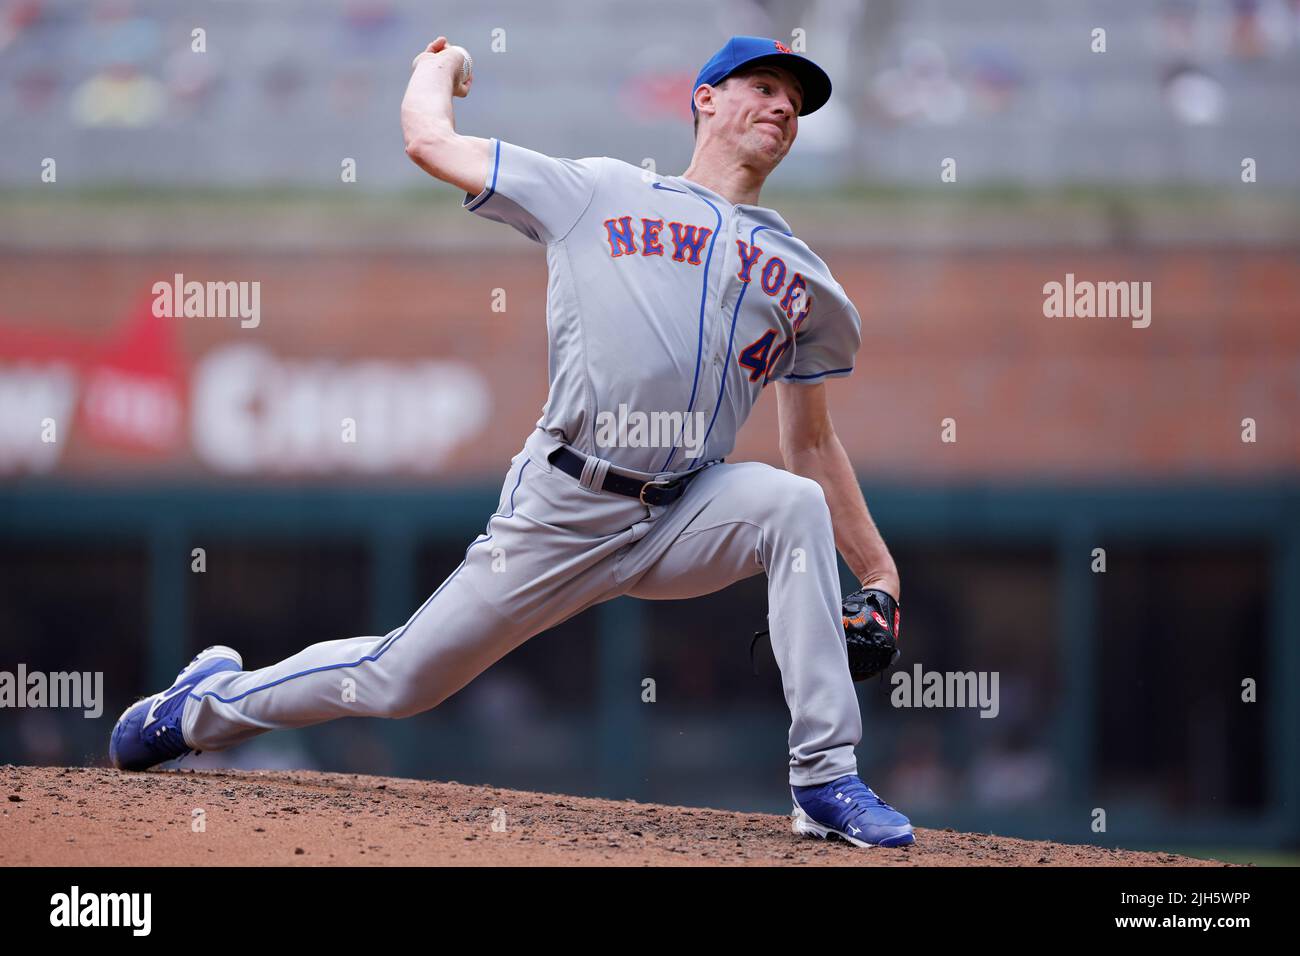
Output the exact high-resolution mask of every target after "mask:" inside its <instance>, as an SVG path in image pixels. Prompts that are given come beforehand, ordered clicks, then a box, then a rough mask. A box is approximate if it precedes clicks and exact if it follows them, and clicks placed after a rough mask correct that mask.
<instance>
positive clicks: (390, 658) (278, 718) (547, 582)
mask: <svg viewBox="0 0 1300 956" xmlns="http://www.w3.org/2000/svg"><path fill="white" fill-rule="evenodd" d="M557 444H558V442H557V440H556V439H554V438H552V437H551V436H549V435H548V434H546V433H545V432H543V431H540V430H538V431H534V432H533V434H532V435H531V436H530V437H529V439H528V441H527V442H526V443H525V446H524V449H523V451H521V452H520V453H519V454H517V455H516V456H515V457H514V458H513V459H512V461H511V464H510V470H509V472H507V474H506V479H505V483H504V484H503V486H502V489H501V499H500V502H499V504H498V507H497V510H496V513H495V514H493V515H492V516H491V517H490V518H489V519H488V524H487V530H486V532H485V533H483V534H480V535H479V536H478V538H476V539H475V541H474V542H473V543H472V544H471V545H470V546H469V548H468V549H467V551H466V553H465V560H464V561H463V562H462V563H461V564H460V566H459V567H457V568H456V570H455V571H453V572H452V573H451V575H450V576H449V577H448V578H447V579H446V580H445V581H444V582H443V583H442V584H441V585H440V586H439V587H438V589H437V590H436V591H435V592H434V593H433V595H432V596H431V597H429V599H428V600H427V601H425V602H424V604H423V605H422V606H421V607H420V609H419V610H418V611H416V612H415V614H414V615H413V616H412V617H411V619H410V620H409V621H407V622H406V623H405V624H404V625H402V626H401V627H400V628H398V629H396V630H394V631H392V632H390V633H389V634H387V635H384V636H382V637H353V638H346V639H343V640H335V641H325V642H323V643H320V644H313V645H311V646H310V647H307V648H306V649H304V650H302V651H300V652H298V653H297V654H294V655H293V656H292V657H289V658H286V659H285V660H283V661H280V662H279V663H278V664H272V665H271V666H269V667H263V668H260V669H258V670H252V671H229V672H225V673H221V674H217V675H214V676H213V677H211V678H208V679H207V680H205V681H203V682H201V683H200V684H199V685H197V686H196V687H195V688H194V689H193V691H191V693H190V695H189V697H188V698H187V700H186V703H185V712H184V717H183V721H182V732H183V733H184V735H185V740H186V742H187V743H188V744H189V745H190V746H191V747H193V748H195V749H196V750H221V749H223V748H226V747H230V746H232V745H234V744H237V743H239V742H240V741H243V740H247V739H248V738H250V737H254V736H256V735H258V734H261V733H264V732H266V731H268V730H279V729H282V728H289V727H305V726H308V725H310V724H318V723H321V722H323V721H327V720H333V719H335V718H337V717H408V716H411V715H412V714H418V713H421V712H422V711H425V710H428V709H430V708H432V707H436V706H438V704H440V703H442V702H443V701H444V700H446V699H447V698H448V697H450V696H451V695H452V694H454V693H456V691H458V690H460V689H461V688H462V687H464V686H465V685H466V684H468V683H469V682H470V681H471V680H473V679H474V678H475V677H476V676H478V675H479V674H481V673H482V672H483V671H484V670H486V669H487V668H488V667H489V666H491V665H492V664H493V663H494V662H496V661H497V660H500V659H501V658H502V657H504V656H505V655H506V654H508V653H509V652H510V651H512V650H514V649H515V648H516V647H518V646H519V645H520V644H522V643H523V642H524V641H526V640H528V639H529V638H530V637H532V636H534V635H536V634H539V633H541V632H542V631H545V630H546V629H547V628H550V627H554V626H555V625H556V624H559V623H560V622H562V621H564V620H566V619H568V618H570V617H572V616H573V615H575V614H577V613H579V612H580V611H583V610H585V609H586V608H588V607H591V606H592V605H594V604H598V603H600V602H602V601H608V600H610V599H611V598H614V597H618V596H620V595H630V596H632V597H637V598H645V599H649V600H669V599H679V598H690V597H696V596H698V595H702V594H710V593H712V592H714V591H717V590H719V589H721V588H724V587H726V586H727V585H729V584H731V583H733V582H735V581H739V580H741V579H743V578H747V577H750V576H751V575H754V574H757V573H759V572H760V571H766V572H767V579H768V609H769V612H768V614H769V616H768V623H769V626H770V628H771V635H772V649H773V652H774V653H775V655H776V661H777V664H778V666H779V667H780V669H781V682H782V685H783V688H784V691H785V699H786V704H787V706H788V707H789V710H790V716H791V723H790V735H789V746H790V783H791V784H793V785H795V786H807V785H810V784H819V783H825V782H828V781H830V780H834V779H835V778H837V777H839V776H842V775H843V774H846V773H856V772H857V761H856V758H855V756H854V749H853V748H854V746H855V745H856V744H857V742H858V740H859V738H860V737H861V734H862V722H861V715H860V713H859V710H858V700H857V695H856V693H855V691H854V685H853V681H852V678H851V677H850V676H849V667H848V654H847V650H846V648H845V644H844V630H843V623H842V621H841V612H840V586H839V573H838V569H837V566H836V556H835V543H834V535H833V532H832V528H831V519H830V512H829V510H828V508H827V506H826V500H825V496H824V495H823V492H822V489H821V486H820V485H818V484H817V483H816V482H815V481H812V480H810V479H808V478H803V477H800V476H798V475H794V474H791V473H790V472H787V471H783V470H781V469H778V468H773V467H771V466H769V465H765V464H761V463H758V462H742V463H737V464H727V463H719V464H713V465H710V466H708V467H706V468H705V469H704V471H703V472H701V473H700V474H699V475H698V476H697V477H696V478H695V480H694V481H693V482H692V483H691V485H690V486H689V488H688V489H687V490H686V492H685V494H683V495H682V497H681V498H679V499H678V500H677V501H676V502H674V503H672V504H671V505H667V506H646V505H643V504H641V503H640V502H639V501H636V500H635V499H632V498H627V497H623V496H621V495H614V494H610V493H608V492H600V491H595V490H593V488H592V487H591V485H593V484H594V483H595V482H597V481H599V480H600V479H602V478H603V473H604V470H605V468H607V465H603V464H602V465H599V466H597V467H596V468H594V469H593V468H589V469H587V474H586V475H585V476H584V480H583V481H582V482H579V481H578V480H576V479H574V478H572V477H571V476H569V475H567V474H565V473H563V472H561V471H559V470H558V469H554V468H553V467H552V466H551V465H550V464H549V463H548V462H547V460H546V456H547V454H548V453H549V452H550V451H551V450H553V449H554V448H555V447H556V446H557ZM647 477H653V476H647ZM634 690H635V689H630V690H629V693H633V692H634Z"/></svg>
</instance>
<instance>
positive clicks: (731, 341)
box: [700, 226, 791, 450]
mask: <svg viewBox="0 0 1300 956" xmlns="http://www.w3.org/2000/svg"><path fill="white" fill-rule="evenodd" d="M775 228H776V227H775V226H755V227H754V228H753V230H752V231H751V232H750V234H749V248H751V249H753V248H754V237H755V236H757V235H758V234H759V233H760V232H762V231H763V230H764V229H775ZM777 231H778V232H780V233H781V234H782V235H784V236H788V235H791V233H788V232H785V231H784V230H777ZM749 286H750V283H748V282H746V283H744V284H743V285H742V286H741V287H740V294H739V295H738V296H736V307H735V308H734V309H732V310H731V334H730V335H728V336H727V358H726V361H724V362H723V363H722V384H721V385H719V386H718V400H717V401H716V402H714V404H713V417H712V418H710V419H709V427H708V430H707V431H705V433H704V441H702V442H700V449H701V450H703V449H704V448H705V447H707V446H708V444H709V436H710V435H712V434H713V423H714V422H716V421H717V420H718V412H719V411H720V410H721V409H722V395H723V393H724V392H725V391H726V389H727V373H728V372H730V371H731V350H732V347H733V346H734V345H735V341H736V319H737V318H739V316H740V303H742V302H744V301H745V293H746V292H748V291H749Z"/></svg>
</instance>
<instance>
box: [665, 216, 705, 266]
mask: <svg viewBox="0 0 1300 956" xmlns="http://www.w3.org/2000/svg"><path fill="white" fill-rule="evenodd" d="M668 228H669V229H671V230H672V233H673V261H674V262H689V263H690V264H691V265H693V266H698V265H699V264H700V250H701V249H703V248H704V244H705V243H706V242H708V241H709V236H711V235H713V230H712V229H707V228H705V227H704V226H685V227H683V226H682V224H681V223H680V222H670V223H669V224H668ZM684 250H689V251H690V257H689V258H688V257H686V256H684V255H682V252H683V251H684Z"/></svg>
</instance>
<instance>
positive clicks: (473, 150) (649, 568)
mask: <svg viewBox="0 0 1300 956" xmlns="http://www.w3.org/2000/svg"><path fill="white" fill-rule="evenodd" d="M472 82H473V73H472V64H471V61H470V59H469V56H468V54H467V53H466V52H465V51H464V50H463V49H461V48H460V47H456V46H451V45H449V44H448V43H447V39H446V38H445V37H439V38H438V39H437V40H435V41H434V42H433V43H431V44H429V45H428V47H427V48H426V49H425V50H424V51H423V52H421V53H420V54H419V55H418V56H417V57H416V58H415V62H414V64H413V70H412V75H411V79H410V83H409V86H408V87H407V91H406V96H405V99H404V100H403V103H402V129H403V133H404V134H405V139H406V152H407V154H408V155H409V156H410V158H411V159H412V160H413V161H414V162H415V163H416V164H417V165H418V166H420V168H421V169H423V170H425V171H426V172H427V173H429V174H430V175H431V176H433V177H434V178H436V179H439V180H441V181H443V182H445V183H449V184H451V185H452V186H455V187H456V188H457V189H459V190H461V191H463V192H464V194H465V198H464V201H463V206H464V208H465V209H467V210H469V211H470V212H472V213H474V214H475V215H478V216H482V217H484V218H486V219H491V220H494V221H496V222H500V223H505V224H506V225H508V226H510V227H512V228H514V229H517V230H518V231H519V232H521V233H523V234H524V235H525V236H527V237H528V238H529V239H532V240H533V241H535V242H537V243H539V244H541V245H542V246H543V247H544V248H545V250H546V261H547V266H548V269H549V278H548V284H547V310H546V324H547V332H548V335H549V374H550V392H549V395H548V397H547V400H546V404H545V407H544V408H543V410H542V415H541V418H540V420H539V421H538V422H537V425H536V428H535V429H534V430H533V431H532V433H531V434H530V435H528V436H527V438H526V440H525V441H524V442H523V447H522V448H521V449H520V451H519V453H518V454H517V455H515V457H514V458H513V459H512V461H511V463H510V469H509V471H508V472H507V473H506V476H505V481H504V482H503V484H502V486H501V497H500V501H499V503H498V506H497V509H496V511H495V513H493V514H492V515H491V516H490V517H489V518H488V520H487V524H486V526H485V528H484V530H483V532H482V533H481V534H480V535H479V536H478V537H477V538H476V539H475V540H474V541H473V542H471V543H470V545H469V547H468V549H467V550H466V552H465V558H464V560H463V561H462V562H461V564H460V566H459V567H457V568H456V570H455V571H453V572H452V573H451V575H450V576H449V577H448V578H447V579H446V580H445V581H444V582H443V583H442V584H441V585H440V586H439V587H438V589H437V590H436V591H434V593H433V594H432V595H431V596H430V597H429V598H428V600H426V601H425V602H424V604H423V605H422V606H421V607H420V608H419V609H418V610H417V611H416V612H415V614H414V615H412V617H411V618H410V620H408V621H407V622H406V623H405V624H403V625H402V626H401V627H399V628H397V629H396V630H394V631H392V632H391V633H389V634H386V635H383V636H374V637H353V638H346V639H343V640H332V641H325V642H324V643H319V644H313V645H312V646H310V647H308V648H306V649H305V650H303V651H301V652H299V653H298V654H295V655H293V656H292V657H290V658H288V659H287V660H283V661H280V662H279V663H277V664H272V665H270V666H269V667H263V668H259V669H256V670H245V669H244V666H243V661H242V659H241V658H240V656H239V654H238V653H237V652H235V651H234V650H232V649H230V648H227V647H212V648H208V649H207V650H205V651H203V652H202V653H200V654H199V655H198V657H196V658H195V659H194V660H193V661H192V662H191V663H190V664H189V665H188V666H186V667H185V668H184V669H183V670H182V671H181V672H180V674H179V675H178V677H177V679H176V681H175V683H173V684H172V686H171V687H169V688H167V689H166V690H164V691H162V692H160V693H158V694H155V695H154V696H152V697H147V698H145V699H143V700H141V701H139V702H137V703H135V704H133V705H132V706H131V707H130V708H128V709H127V710H126V712H125V713H124V714H123V715H122V716H121V718H120V719H119V720H118V722H117V725H116V727H115V728H114V730H113V734H112V739H111V742H110V747H109V753H110V757H111V760H112V762H113V764H114V765H115V766H117V767H119V768H121V769H123V770H144V769H146V768H148V767H151V766H154V765H155V764H158V763H161V762H163V761H165V760H170V759H173V758H175V757H179V756H183V755H184V754H187V753H190V752H193V751H200V750H220V749H223V748H226V747H230V746H233V745H234V744H237V743H239V742H240V741H243V740H247V739H249V738H250V737H253V736H255V735H257V734H262V733H265V732H266V731H268V730H279V729H283V728H290V727H305V726H308V725H310V724H317V723H320V722H322V721H326V720H332V719H334V718H337V717H356V716H366V717H406V716H409V715H412V714H418V713H420V712H422V711H425V710H428V709H429V708H431V707H436V706H438V704H440V703H441V702H442V701H444V700H446V699H447V698H448V697H450V696H451V695H452V694H454V693H456V691H458V690H459V689H460V688H462V687H464V686H465V685H466V684H467V683H469V682H470V681H471V680H473V679H474V677H475V676H477V675H478V674H480V673H482V672H483V671H484V670H485V669H486V668H488V667H489V666H491V664H492V663H493V662H495V661H497V660H499V659H500V658H501V657H503V656H504V655H506V654H508V653H509V652H510V651H511V650H513V649H514V648H516V647H518V646H519V645H520V644H522V643H523V642H524V641H526V640H528V639H529V638H530V637H533V636H534V635H536V634H538V633H540V632H542V631H545V630H546V629H547V628H550V627H552V626H554V625H556V624H558V623H560V622H561V621H564V620H566V619H567V618H569V617H572V616H573V615H575V614H577V613H579V612H580V611H582V610H584V609H586V608H588V607H591V606H592V605H594V604H597V603H599V602H601V601H608V600H610V599H611V598H615V597H618V596H620V595H631V596H632V597H637V598H644V599H648V600H674V599H680V598H690V597H695V596H698V595H702V594H708V593H711V592H713V591H717V590H718V589H720V588H724V587H726V586H727V585H729V584H731V583H733V582H735V581H738V580H741V579H742V578H747V577H749V576H751V575H755V574H758V573H760V572H763V573H765V574H766V576H767V585H768V609H769V614H768V624H769V628H770V633H771V641H772V649H773V652H774V654H775V657H776V660H777V663H778V665H779V666H780V670H781V681H782V685H783V688H784V693H785V699H786V704H787V706H788V707H789V710H790V719H791V722H790V732H789V750H790V763H789V781H790V790H791V796H792V798H793V802H794V810H793V829H794V831H795V832H796V833H799V834H806V835H812V836H818V837H826V836H828V835H830V834H835V835H837V836H839V837H841V838H843V839H845V840H847V841H849V842H850V843H852V844H855V845H857V846H872V845H878V846H902V845H906V844H910V843H912V842H913V839H914V838H913V833H912V826H911V824H910V823H909V822H908V820H907V818H906V817H905V816H903V815H902V814H901V813H899V812H898V811H897V810H895V809H893V808H892V807H890V806H889V805H888V804H886V803H884V802H883V801H882V800H881V799H880V798H879V797H877V796H876V795H875V794H874V793H873V792H872V791H871V790H870V789H869V788H868V787H867V786H866V785H865V784H864V783H863V782H862V780H861V779H860V778H859V777H858V775H857V760H856V757H855V754H854V747H855V745H856V744H857V743H858V740H859V739H860V737H861V733H862V725H861V717H860V714H859V711H858V701H857V697H856V694H855V692H854V680H855V679H861V678H862V677H865V676H868V675H870V674H873V673H879V672H880V671H882V670H883V669H884V668H885V667H887V666H888V665H889V664H890V663H891V662H892V661H893V660H894V658H895V657H896V656H897V653H898V649H897V637H898V627H899V612H898V597H899V579H898V572H897V570H896V568H895V565H894V562H893V560H892V558H891V557H890V554H889V551H888V549H887V548H886V546H885V544H884V542H883V541H882V540H881V536H880V534H879V533H878V532H877V530H876V527H875V525H874V523H873V522H872V519H871V516H870V514H869V512H868V510H867V506H866V503H865V501H864V500H863V496H862V492H861V490H860V489H859V487H858V483H857V480H856V478H855V476H854V473H853V469H852V467H851V465H850V463H849V460H848V457H847V455H846V454H845V452H844V449H843V447H842V445H841V444H840V441H839V439H838V438H837V437H836V434H835V429H834V426H833V425H832V424H831V419H830V415H829V413H828V411H827V398H826V387H827V386H826V383H827V381H828V380H829V379H834V378H839V377H843V376H846V375H848V374H849V373H851V372H852V371H853V365H854V356H855V354H856V352H857V350H858V346H859V342H860V320H859V317H858V312H857V309H856V308H855V307H854V305H853V303H852V302H850V301H849V299H848V297H847V295H846V294H845V292H844V289H843V288H842V287H841V286H840V284H839V283H838V282H836V281H835V279H834V278H833V277H832V276H831V273H830V270H829V269H828V268H827V266H826V263H824V262H823V261H822V260H821V259H819V258H818V257H817V256H816V255H815V254H814V253H813V252H812V250H811V249H809V248H808V246H807V245H805V244H804V243H803V242H802V241H800V240H799V239H798V238H796V237H795V235H794V234H793V233H792V231H791V229H790V227H789V225H787V224H786V222H785V220H784V219H782V218H781V216H780V215H778V214H777V213H776V212H775V211H773V210H771V209H768V208H765V207H763V206H760V205H758V200H759V193H760V191H761V190H762V188H763V184H764V182H765V181H766V180H767V177H768V176H769V175H770V174H771V173H772V171H773V170H774V169H775V168H776V167H777V165H778V164H779V163H780V162H781V160H782V159H783V158H784V157H785V155H786V153H787V152H789V150H790V148H791V146H793V144H794V141H795V138H796V135H797V134H798V130H799V117H800V116H806V115H808V114H809V113H812V112H813V111H814V110H816V109H818V108H819V107H821V106H822V105H823V104H825V103H826V101H827V100H828V99H829V97H830V94H831V83H830V79H829V78H828V77H827V75H826V73H825V72H824V71H823V70H822V69H821V68H820V67H818V66H817V65H816V64H815V63H813V62H812V61H811V60H809V59H807V58H806V57H803V56H800V55H798V54H795V53H793V52H791V51H790V50H789V49H788V48H787V47H786V46H784V45H783V44H781V43H779V42H777V41H775V40H769V39H763V38H759V37H744V36H738V37H733V38H732V39H731V40H729V41H728V42H727V43H726V45H725V46H723V47H722V49H721V50H719V51H718V52H717V54H715V55H714V56H713V57H712V59H710V60H709V61H708V62H707V63H706V64H705V65H704V67H703V69H701V70H700V73H699V76H698V77H697V78H696V81H695V85H694V89H693V90H692V94H691V108H692V111H693V113H694V115H695V149H694V155H693V156H692V158H691V162H690V165H689V167H688V168H687V169H686V171H685V172H683V173H682V174H681V175H680V176H659V175H650V174H649V173H647V171H645V170H643V169H642V168H640V167H639V166H634V165H631V164H628V163H625V162H622V161H620V160H617V159H611V158H609V157H594V158H588V159H578V160H571V159H554V158H552V157H549V156H544V155H542V154H540V153H537V152H534V151H532V150H529V149H525V148H524V147H522V146H517V145H514V144H512V143H508V142H505V141H504V140H501V139H481V138H478V137H475V136H466V135H463V134H461V133H458V132H457V131H456V129H455V125H454V122H453V114H452V101H453V98H454V97H457V96H465V95H466V94H467V93H468V92H469V89H470V86H471V85H472ZM769 384H771V385H773V386H774V391H775V393H776V402H777V411H778V417H779V427H780V448H781V453H782V456H783V459H784V463H785V466H786V467H785V469H780V468H773V467H771V466H769V465H766V464H761V463H757V462H737V463H729V462H726V461H724V459H725V457H726V456H727V455H728V454H730V452H731V451H732V448H733V447H734V443H735V439H736V433H737V431H738V430H739V429H740V427H741V425H742V424H743V423H744V421H745V419H746V418H747V417H748V415H749V412H750V409H751V408H752V407H753V404H754V402H755V401H756V400H757V399H758V397H759V396H760V395H761V394H762V393H763V391H764V390H765V389H766V388H767V386H768V385H769ZM837 549H838V551H839V553H840V554H842V555H843V557H844V560H845V561H846V562H847V564H848V566H849V567H850V568H851V569H852V571H853V572H854V573H855V574H856V575H857V577H858V580H859V582H860V583H861V585H862V588H861V590H859V591H857V592H855V593H854V594H851V595H849V596H848V597H847V598H844V599H841V596H840V592H839V572H838V568H837V564H836V551H837ZM497 557H503V558H504V560H497ZM345 685H346V686H347V687H348V688H349V689H350V692H349V693H343V692H342V688H343V687H344V686H345Z"/></svg>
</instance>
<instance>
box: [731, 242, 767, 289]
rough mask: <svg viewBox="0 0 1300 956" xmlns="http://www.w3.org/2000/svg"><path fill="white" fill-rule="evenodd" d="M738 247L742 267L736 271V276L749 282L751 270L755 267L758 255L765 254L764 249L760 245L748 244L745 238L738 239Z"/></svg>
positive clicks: (742, 280)
mask: <svg viewBox="0 0 1300 956" xmlns="http://www.w3.org/2000/svg"><path fill="white" fill-rule="evenodd" d="M736 249H737V250H738V251H739V252H740V269H739V271H737V272H736V278H737V279H739V280H740V281H741V282H748V281H749V272H750V270H751V269H753V268H754V263H755V262H757V261H758V257H759V256H761V255H762V254H763V250H762V249H760V248H758V246H747V245H746V244H745V240H744V239H737V240H736Z"/></svg>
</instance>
